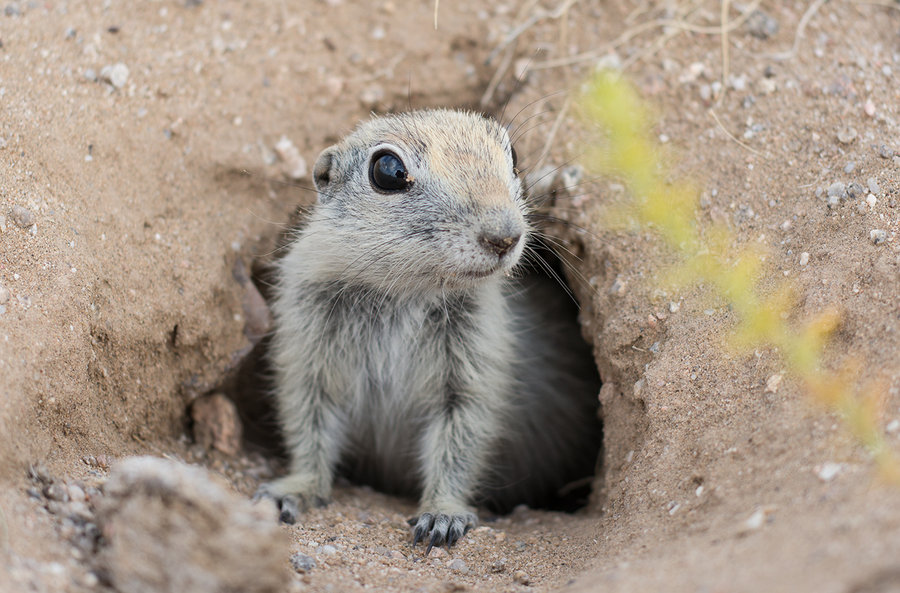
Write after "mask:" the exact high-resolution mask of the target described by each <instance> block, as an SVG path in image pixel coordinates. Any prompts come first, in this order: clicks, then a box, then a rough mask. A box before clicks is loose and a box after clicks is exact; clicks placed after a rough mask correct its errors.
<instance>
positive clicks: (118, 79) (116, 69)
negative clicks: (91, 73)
mask: <svg viewBox="0 0 900 593" xmlns="http://www.w3.org/2000/svg"><path fill="white" fill-rule="evenodd" d="M100 79H101V80H105V81H106V82H108V83H109V84H111V85H113V86H114V87H116V88H117V89H120V88H122V87H123V86H125V83H126V82H128V66H126V65H125V64H123V63H122V62H116V63H115V64H112V65H109V66H104V67H103V69H101V70H100Z"/></svg>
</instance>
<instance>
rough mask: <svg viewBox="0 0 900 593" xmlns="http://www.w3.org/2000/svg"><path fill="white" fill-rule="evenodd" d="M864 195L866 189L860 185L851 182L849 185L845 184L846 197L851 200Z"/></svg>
mask: <svg viewBox="0 0 900 593" xmlns="http://www.w3.org/2000/svg"><path fill="white" fill-rule="evenodd" d="M865 193H866V188H864V187H863V186H862V184H861V183H857V182H856V181H851V182H850V183H849V184H847V195H848V196H850V197H851V198H858V197H860V196H862V195H865Z"/></svg>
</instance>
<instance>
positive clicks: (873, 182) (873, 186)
mask: <svg viewBox="0 0 900 593" xmlns="http://www.w3.org/2000/svg"><path fill="white" fill-rule="evenodd" d="M866 185H867V186H868V188H869V191H870V192H871V193H873V194H875V195H878V194H880V193H881V186H879V185H878V180H877V179H875V178H874V177H869V178H868V179H866Z"/></svg>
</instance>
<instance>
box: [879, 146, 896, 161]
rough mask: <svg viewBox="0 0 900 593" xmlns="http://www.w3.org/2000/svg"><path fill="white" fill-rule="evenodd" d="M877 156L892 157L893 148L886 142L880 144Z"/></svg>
mask: <svg viewBox="0 0 900 593" xmlns="http://www.w3.org/2000/svg"><path fill="white" fill-rule="evenodd" d="M878 156H880V157H881V158H883V159H890V158H894V149H893V148H891V147H890V146H888V145H887V144H882V145H881V146H879V147H878Z"/></svg>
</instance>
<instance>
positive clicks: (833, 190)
mask: <svg viewBox="0 0 900 593" xmlns="http://www.w3.org/2000/svg"><path fill="white" fill-rule="evenodd" d="M827 194H828V197H829V198H835V197H836V198H839V199H841V200H843V199H844V198H846V197H847V186H846V185H844V184H843V183H842V182H840V181H835V182H834V183H832V184H831V185H829V186H828V191H827Z"/></svg>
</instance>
